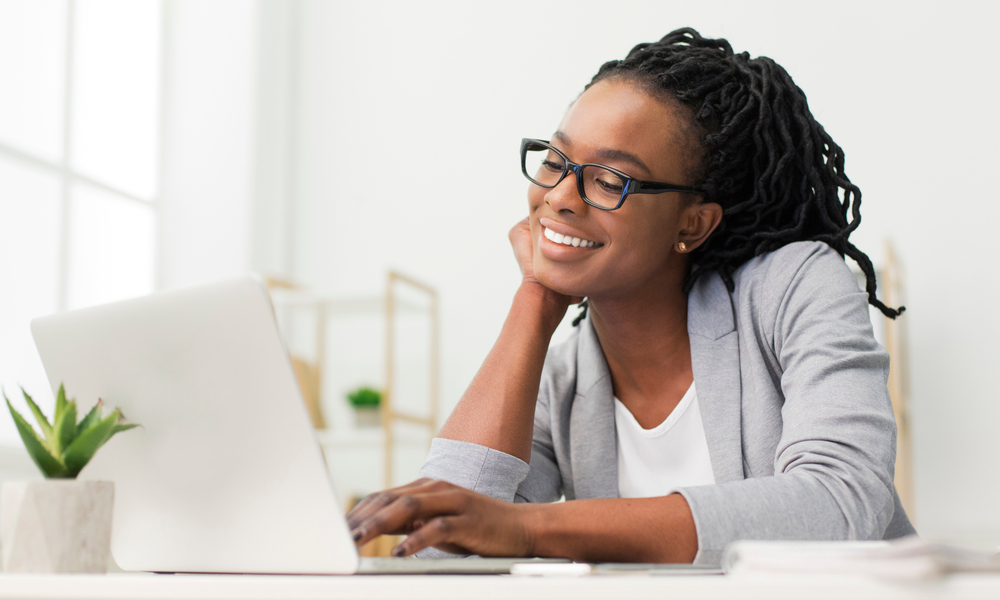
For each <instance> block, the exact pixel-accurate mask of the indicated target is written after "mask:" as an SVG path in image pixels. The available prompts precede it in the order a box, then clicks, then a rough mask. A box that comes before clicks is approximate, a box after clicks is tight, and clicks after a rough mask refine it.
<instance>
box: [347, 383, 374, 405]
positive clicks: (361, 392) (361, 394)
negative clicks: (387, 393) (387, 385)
mask: <svg viewBox="0 0 1000 600" xmlns="http://www.w3.org/2000/svg"><path fill="white" fill-rule="evenodd" d="M347 401H348V402H350V403H351V406H353V407H354V408H375V407H377V406H378V405H379V404H381V403H382V392H380V391H378V390H376V389H374V388H370V387H360V388H358V389H356V390H354V391H353V392H350V393H349V394H347Z"/></svg>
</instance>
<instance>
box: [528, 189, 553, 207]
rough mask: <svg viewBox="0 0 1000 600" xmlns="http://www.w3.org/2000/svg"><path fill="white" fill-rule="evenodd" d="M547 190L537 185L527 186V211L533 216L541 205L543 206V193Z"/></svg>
mask: <svg viewBox="0 0 1000 600" xmlns="http://www.w3.org/2000/svg"><path fill="white" fill-rule="evenodd" d="M547 191H548V190H546V189H544V188H540V187H538V186H537V185H530V184H529V185H528V211H529V212H530V214H535V211H537V210H538V209H539V208H540V207H541V206H542V205H543V204H545V192H547Z"/></svg>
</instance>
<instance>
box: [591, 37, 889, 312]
mask: <svg viewBox="0 0 1000 600" xmlns="http://www.w3.org/2000/svg"><path fill="white" fill-rule="evenodd" d="M606 79H620V80H625V81H629V82H634V83H636V84H638V85H640V86H642V88H643V89H644V90H645V91H647V92H649V93H651V94H654V95H659V96H661V97H664V96H666V97H669V98H674V99H676V100H677V101H679V102H680V103H681V104H683V105H685V106H687V107H688V108H690V109H691V110H692V112H693V113H694V118H695V120H696V121H697V124H698V125H699V126H700V128H701V130H702V134H703V136H702V139H701V145H702V148H703V149H704V155H703V158H702V164H701V167H700V172H699V173H698V175H700V177H701V183H700V185H699V187H700V188H701V189H702V190H703V191H704V192H705V201H708V202H715V203H718V204H719V205H721V206H722V209H723V216H722V221H721V222H720V223H719V226H718V227H717V228H716V229H715V231H714V232H713V233H712V235H710V236H709V237H708V239H707V240H706V241H705V243H703V244H702V245H701V246H700V247H699V248H697V249H696V250H694V251H693V252H691V254H690V271H689V272H688V275H687V279H686V280H685V284H684V291H685V292H688V291H690V289H691V288H692V287H693V286H694V283H695V282H696V281H697V280H698V278H699V277H700V276H702V275H704V274H706V273H711V272H718V273H719V274H720V275H721V277H722V280H723V281H724V282H725V284H726V287H727V289H729V291H730V292H732V291H733V288H734V284H733V278H732V275H733V272H734V271H735V270H736V269H737V268H738V267H739V266H740V265H742V264H743V263H745V262H746V261H747V260H749V259H751V258H753V257H755V256H760V255H761V254H764V253H766V252H770V251H772V250H776V249H778V248H780V247H781V246H784V245H785V244H788V243H790V242H796V241H804V240H817V241H821V242H826V243H827V244H828V245H829V246H830V247H832V248H833V249H834V250H836V251H837V252H838V253H839V254H840V255H841V257H843V256H844V255H845V254H846V255H847V256H850V257H851V258H852V259H853V260H854V261H855V262H856V263H857V264H858V266H859V267H860V268H861V271H862V272H863V273H864V275H865V282H866V285H865V290H866V291H867V293H868V302H869V303H870V304H872V305H873V306H875V307H877V308H878V309H879V310H880V311H882V314H884V315H885V316H887V317H889V318H892V319H895V318H896V317H897V316H899V315H900V314H902V312H903V311H904V310H906V309H905V308H904V307H899V308H898V309H892V308H889V307H888V306H886V305H885V304H883V303H882V302H881V301H880V300H879V299H878V298H877V297H876V296H875V288H876V282H875V270H874V268H873V267H872V262H871V260H870V259H869V258H868V256H867V255H866V254H865V253H864V252H862V251H860V250H858V248H857V247H855V246H854V244H852V243H851V242H849V241H848V239H847V238H848V236H850V234H851V232H853V231H854V230H855V229H857V228H858V225H860V224H861V210H860V209H861V190H860V189H858V187H857V186H856V185H854V184H852V183H851V181H850V180H849V179H848V178H847V175H846V174H845V173H844V151H843V150H842V149H841V148H840V146H838V145H837V144H836V143H835V142H834V141H833V138H831V137H830V136H829V134H827V133H826V131H824V129H823V126H822V125H820V124H819V123H817V122H816V119H814V118H813V116H812V113H810V112H809V107H808V105H807V104H806V96H805V94H804V93H803V92H802V90H801V89H799V87H798V86H797V85H795V83H794V82H793V81H792V78H791V77H790V76H789V75H788V73H787V72H786V71H785V69H783V68H782V67H781V66H780V65H778V64H777V63H775V62H774V61H773V60H771V59H770V58H767V57H764V56H760V57H757V58H750V55H749V53H747V52H743V53H740V54H735V53H734V52H733V48H732V46H730V45H729V42H728V41H727V40H725V39H707V38H703V37H702V36H701V34H699V33H698V32H697V31H695V30H694V29H691V28H684V29H678V30H676V31H672V32H670V33H668V34H667V35H666V36H665V37H664V38H663V39H661V40H660V41H659V42H656V43H647V44H639V45H638V46H636V47H635V48H633V49H632V51H631V52H629V53H628V56H627V57H625V59H624V60H613V61H610V62H607V63H604V65H603V66H601V69H600V70H599V71H598V72H597V75H595V76H594V78H593V79H592V80H591V82H590V83H589V84H588V85H587V88H586V89H589V88H590V87H591V86H592V85H594V84H595V83H597V82H599V81H603V80H606ZM585 313H586V304H585V303H584V304H583V305H582V311H581V314H580V316H579V317H578V318H577V319H576V320H575V321H574V324H576V323H578V322H579V321H580V320H582V318H583V316H584V315H585Z"/></svg>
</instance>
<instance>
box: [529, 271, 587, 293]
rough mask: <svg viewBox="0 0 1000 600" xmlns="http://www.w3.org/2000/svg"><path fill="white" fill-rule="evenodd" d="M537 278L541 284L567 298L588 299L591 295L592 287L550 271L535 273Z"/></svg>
mask: <svg viewBox="0 0 1000 600" xmlns="http://www.w3.org/2000/svg"><path fill="white" fill-rule="evenodd" d="M535 278H536V279H538V282H539V283H541V284H542V285H544V286H545V287H547V288H549V289H550V290H552V291H553V292H557V293H560V294H564V295H566V296H580V297H586V296H588V295H589V293H588V291H589V290H590V286H587V285H585V284H582V283H581V282H579V281H571V280H570V279H569V278H567V277H565V276H560V275H558V274H556V273H551V272H550V270H549V269H542V270H541V271H535Z"/></svg>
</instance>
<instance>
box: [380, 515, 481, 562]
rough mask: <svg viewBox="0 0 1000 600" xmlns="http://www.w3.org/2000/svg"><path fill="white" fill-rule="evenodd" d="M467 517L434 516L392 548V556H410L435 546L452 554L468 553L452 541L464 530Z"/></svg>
mask: <svg viewBox="0 0 1000 600" xmlns="http://www.w3.org/2000/svg"><path fill="white" fill-rule="evenodd" d="M468 521H469V518H468V517H464V516H442V517H435V518H433V519H430V520H429V521H427V523H426V524H425V525H424V526H423V527H421V528H419V529H417V530H416V531H414V532H413V533H411V534H410V535H408V536H407V537H406V539H404V540H403V541H402V542H400V543H399V545H398V546H396V547H395V548H393V549H392V555H393V556H410V555H412V554H415V553H417V552H420V551H421V550H423V549H424V548H430V547H435V548H438V549H440V550H444V551H445V552H451V553H453V554H470V552H469V550H467V549H466V548H464V547H462V546H461V545H458V544H455V543H454V542H453V539H454V537H455V536H456V535H457V534H459V533H461V532H462V531H463V530H465V529H466V528H467V527H468V525H469V523H468Z"/></svg>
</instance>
